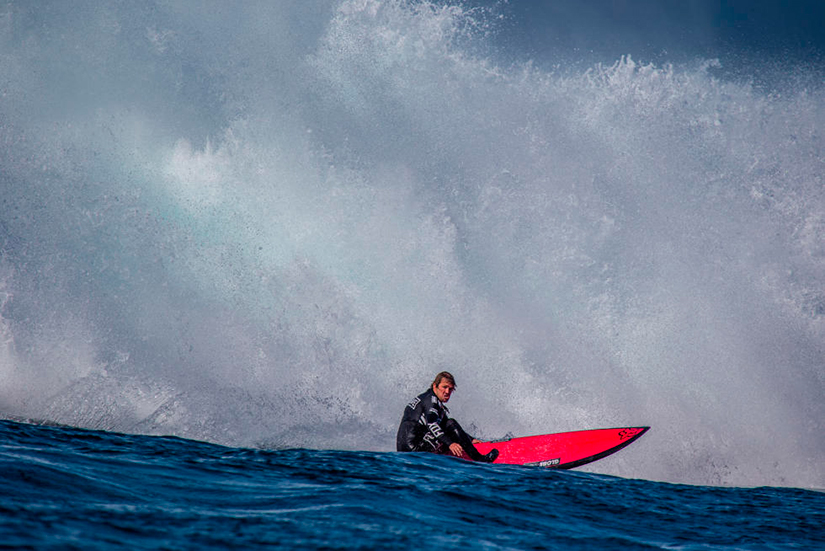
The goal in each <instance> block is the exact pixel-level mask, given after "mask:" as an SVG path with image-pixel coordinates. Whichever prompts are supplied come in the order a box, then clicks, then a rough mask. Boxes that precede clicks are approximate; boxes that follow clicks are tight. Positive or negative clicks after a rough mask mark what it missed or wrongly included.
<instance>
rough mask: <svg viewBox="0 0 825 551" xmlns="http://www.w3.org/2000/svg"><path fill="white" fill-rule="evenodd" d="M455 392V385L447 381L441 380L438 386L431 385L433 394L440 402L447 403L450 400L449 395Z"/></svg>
mask: <svg viewBox="0 0 825 551" xmlns="http://www.w3.org/2000/svg"><path fill="white" fill-rule="evenodd" d="M454 390H455V385H454V384H453V383H451V382H450V381H448V380H447V379H441V382H440V383H438V385H433V392H434V393H435V396H436V398H438V399H439V400H441V401H442V402H447V401H449V400H450V395H451V394H452V393H453V391H454Z"/></svg>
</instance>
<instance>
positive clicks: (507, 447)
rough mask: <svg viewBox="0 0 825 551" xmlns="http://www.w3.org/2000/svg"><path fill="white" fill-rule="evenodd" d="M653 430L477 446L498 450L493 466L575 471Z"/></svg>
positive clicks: (567, 434) (578, 434)
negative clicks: (521, 466)
mask: <svg viewBox="0 0 825 551" xmlns="http://www.w3.org/2000/svg"><path fill="white" fill-rule="evenodd" d="M648 429H650V427H619V428H612V429H589V430H579V431H573V432H558V433H555V434H541V435H537V436H522V437H518V438H508V439H505V440H493V441H490V442H481V443H479V444H476V449H478V451H480V452H481V453H487V452H489V451H490V450H492V449H493V448H498V451H499V455H498V458H496V460H495V461H493V463H496V464H510V465H527V466H538V467H548V468H552V469H572V468H574V467H580V466H582V465H586V464H587V463H592V462H593V461H596V460H598V459H602V458H603V457H607V456H608V455H610V454H613V453H616V452H617V451H619V450H620V449H622V448H624V447H626V446H629V445H630V444H632V443H633V442H635V441H636V440H637V439H638V438H639V437H640V436H641V435H643V434H644V433H645V432H647V431H648Z"/></svg>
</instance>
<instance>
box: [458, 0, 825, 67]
mask: <svg viewBox="0 0 825 551" xmlns="http://www.w3.org/2000/svg"><path fill="white" fill-rule="evenodd" d="M472 3H474V4H476V5H478V4H483V5H488V6H489V5H493V4H501V2H496V1H495V0H477V1H476V2H472ZM500 10H501V11H503V13H504V14H506V16H507V17H506V20H505V22H504V23H503V25H502V26H501V28H500V31H499V33H498V35H497V37H496V42H497V43H498V44H499V45H501V46H503V47H504V48H505V50H506V51H509V52H512V53H513V54H515V56H516V57H522V58H524V57H527V58H532V59H534V60H535V61H536V62H538V63H540V64H546V63H548V62H549V63H552V62H553V60H556V59H557V60H559V61H569V60H570V59H578V60H581V61H583V62H588V63H589V62H592V61H612V60H615V59H617V58H618V57H619V56H621V55H624V54H631V55H632V56H633V57H634V58H637V59H640V60H643V61H655V62H660V61H674V62H681V61H686V60H690V59H692V58H696V57H704V58H708V57H711V58H713V57H721V58H725V57H728V58H736V59H738V60H747V61H748V62H750V63H752V62H753V61H754V60H755V59H766V60H770V61H771V62H775V61H779V62H781V61H783V60H788V61H793V62H794V63H802V64H805V63H817V64H821V63H822V58H823V52H825V0H786V1H780V0H578V1H576V0H532V1H531V0H509V2H505V3H504V5H503V7H502V8H500Z"/></svg>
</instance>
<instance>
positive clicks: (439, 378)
mask: <svg viewBox="0 0 825 551" xmlns="http://www.w3.org/2000/svg"><path fill="white" fill-rule="evenodd" d="M444 379H447V380H448V381H449V382H451V383H452V385H453V386H456V385H455V377H453V375H452V373H450V372H449V371H442V372H441V373H439V374H438V375H436V376H435V380H434V381H433V386H438V385H440V384H441V381H443V380H444Z"/></svg>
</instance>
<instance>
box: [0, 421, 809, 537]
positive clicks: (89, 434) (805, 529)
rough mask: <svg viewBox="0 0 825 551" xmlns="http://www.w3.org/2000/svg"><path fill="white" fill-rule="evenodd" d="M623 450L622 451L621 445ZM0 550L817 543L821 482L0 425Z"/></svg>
mask: <svg viewBox="0 0 825 551" xmlns="http://www.w3.org/2000/svg"><path fill="white" fill-rule="evenodd" d="M619 453H621V452H619ZM0 473H2V475H0V496H2V498H0V548H3V549H89V550H92V549H94V550H97V549H100V550H108V549H170V550H171V549H278V548H280V549H388V548H389V549H408V548H420V547H426V548H437V549H468V548H470V549H519V550H522V549H571V550H576V549H626V550H633V549H680V550H711V549H731V550H732V549H754V550H755V549H761V550H769V549H806V550H808V549H819V548H822V547H823V545H825V532H823V530H822V527H823V525H825V493H822V492H820V491H812V490H805V489H798V488H769V487H761V488H721V487H712V486H688V485H679V484H669V483H661V482H650V481H645V480H632V479H623V478H617V477H612V476H605V475H598V474H590V473H580V472H576V471H553V470H547V469H541V468H528V467H518V466H500V465H482V464H474V463H471V462H468V461H464V460H461V459H453V458H449V457H443V456H436V455H431V454H400V453H395V452H363V451H334V450H326V451H325V450H309V449H287V450H273V451H270V450H256V449H242V448H227V447H222V446H217V445H214V444H208V443H203V442H195V441H191V440H184V439H181V438H176V437H160V436H134V435H124V434H117V433H111V432H103V431H92V430H84V429H76V428H69V427H47V426H35V425H31V424H21V423H16V422H11V421H3V422H0Z"/></svg>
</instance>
